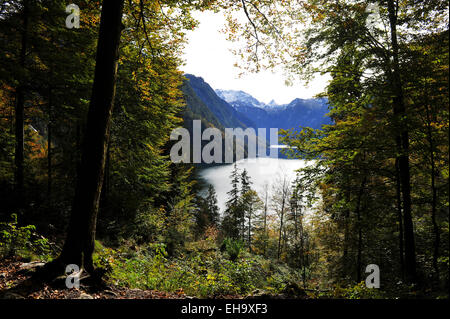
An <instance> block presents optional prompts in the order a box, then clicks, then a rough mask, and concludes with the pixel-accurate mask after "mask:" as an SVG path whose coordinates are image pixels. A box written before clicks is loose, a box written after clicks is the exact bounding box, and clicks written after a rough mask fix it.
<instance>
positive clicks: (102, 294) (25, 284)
mask: <svg viewBox="0 0 450 319" xmlns="http://www.w3.org/2000/svg"><path fill="white" fill-rule="evenodd" d="M42 265H43V263H40V262H30V263H28V262H23V261H21V260H19V259H18V258H12V259H3V260H0V299H182V298H190V297H189V296H187V295H185V294H184V293H183V291H182V290H180V291H178V292H176V293H166V292H161V291H155V290H141V289H129V288H124V287H117V286H114V285H111V284H105V285H104V286H103V287H101V288H100V287H93V286H90V285H88V284H84V283H83V281H82V282H81V284H80V288H79V289H77V288H72V289H68V288H66V287H65V285H64V284H65V280H56V281H53V282H48V283H47V282H43V281H38V280H35V279H34V278H33V276H32V275H33V274H34V272H35V269H36V268H37V267H39V266H42ZM223 297H224V298H227V297H228V298H233V297H234V298H239V296H223Z"/></svg>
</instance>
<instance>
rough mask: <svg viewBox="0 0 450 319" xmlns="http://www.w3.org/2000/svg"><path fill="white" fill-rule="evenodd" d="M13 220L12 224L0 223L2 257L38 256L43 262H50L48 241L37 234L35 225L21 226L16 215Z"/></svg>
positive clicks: (0, 254) (0, 250) (13, 215)
mask: <svg viewBox="0 0 450 319" xmlns="http://www.w3.org/2000/svg"><path fill="white" fill-rule="evenodd" d="M11 218H12V221H10V222H1V223H0V256H1V257H12V256H19V257H26V258H31V257H33V256H36V255H37V256H38V257H39V259H41V260H49V259H50V246H49V242H48V240H47V239H46V238H44V237H42V236H39V235H38V234H37V233H36V232H35V231H36V227H35V226H34V225H27V226H19V225H18V222H17V215H16V214H12V215H11Z"/></svg>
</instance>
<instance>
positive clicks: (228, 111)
mask: <svg viewBox="0 0 450 319" xmlns="http://www.w3.org/2000/svg"><path fill="white" fill-rule="evenodd" d="M185 77H186V78H187V79H188V80H189V85H190V86H191V88H192V89H193V91H194V92H195V94H196V95H197V97H198V98H199V99H200V100H201V101H202V102H203V103H204V104H206V105H207V106H208V108H209V109H210V110H211V112H212V113H213V114H214V115H215V117H216V118H217V119H218V120H219V122H220V123H221V124H222V125H223V126H224V127H242V128H245V127H248V126H252V125H253V123H252V122H251V121H250V120H249V119H248V118H247V117H246V116H244V115H243V114H239V113H238V112H237V111H236V110H235V109H234V108H233V107H232V106H231V105H230V104H228V103H227V102H226V101H225V100H223V99H221V98H220V97H219V96H218V95H217V94H216V92H214V90H213V89H212V88H211V86H210V85H209V84H208V83H206V82H205V80H203V78H201V77H196V76H194V75H192V74H185Z"/></svg>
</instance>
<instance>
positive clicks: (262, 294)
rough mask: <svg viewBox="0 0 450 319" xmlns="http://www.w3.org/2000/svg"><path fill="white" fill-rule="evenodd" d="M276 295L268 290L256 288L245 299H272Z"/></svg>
mask: <svg viewBox="0 0 450 319" xmlns="http://www.w3.org/2000/svg"><path fill="white" fill-rule="evenodd" d="M273 297H274V296H273V295H271V294H270V293H269V292H268V291H265V290H260V289H256V290H254V291H253V292H252V294H251V295H250V296H247V297H245V299H271V298H273Z"/></svg>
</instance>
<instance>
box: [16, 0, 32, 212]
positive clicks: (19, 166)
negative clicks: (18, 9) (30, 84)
mask: <svg viewBox="0 0 450 319" xmlns="http://www.w3.org/2000/svg"><path fill="white" fill-rule="evenodd" d="M28 14H29V12H28V1H27V0H25V1H23V8H22V32H21V33H22V34H21V48H20V56H19V64H20V67H21V69H22V71H24V70H25V58H26V53H27V46H28V39H27V38H28ZM24 106H25V78H24V75H23V72H22V74H21V76H20V78H19V85H18V87H17V90H16V104H15V137H16V143H15V152H14V165H15V188H16V196H17V201H16V202H17V203H18V204H19V205H20V207H22V205H23V202H24V201H23V200H24V198H23V197H24V190H23V187H24V173H23V167H24V132H23V129H24Z"/></svg>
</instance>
